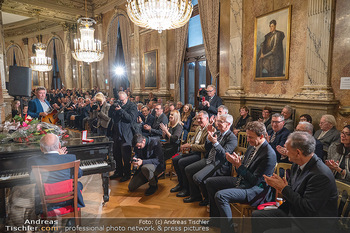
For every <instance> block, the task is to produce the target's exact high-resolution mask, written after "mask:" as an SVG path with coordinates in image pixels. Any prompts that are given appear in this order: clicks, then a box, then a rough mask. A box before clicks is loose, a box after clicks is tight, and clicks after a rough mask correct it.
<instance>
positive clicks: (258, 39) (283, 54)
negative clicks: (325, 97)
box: [253, 6, 292, 81]
mask: <svg viewBox="0 0 350 233" xmlns="http://www.w3.org/2000/svg"><path fill="white" fill-rule="evenodd" d="M291 10H292V7H291V6H288V7H285V8H282V9H279V10H276V11H273V12H269V13H267V14H264V15H261V16H258V17H256V18H255V31H254V59H253V62H254V80H255V81H268V80H287V79H288V78H289V47H290V26H291Z"/></svg>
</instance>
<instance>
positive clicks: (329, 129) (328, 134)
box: [314, 115, 340, 151]
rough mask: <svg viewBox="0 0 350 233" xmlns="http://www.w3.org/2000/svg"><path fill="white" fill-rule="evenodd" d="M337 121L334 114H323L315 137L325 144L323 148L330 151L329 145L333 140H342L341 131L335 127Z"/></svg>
mask: <svg viewBox="0 0 350 233" xmlns="http://www.w3.org/2000/svg"><path fill="white" fill-rule="evenodd" d="M336 125H337V122H336V121H335V118H334V116H332V115H323V116H322V117H321V120H320V129H319V130H317V131H316V132H315V134H314V137H315V138H316V139H318V140H320V141H321V142H322V144H323V150H325V151H328V147H329V146H330V145H331V144H332V143H333V142H340V132H339V131H338V130H337V128H336V127H335V126H336Z"/></svg>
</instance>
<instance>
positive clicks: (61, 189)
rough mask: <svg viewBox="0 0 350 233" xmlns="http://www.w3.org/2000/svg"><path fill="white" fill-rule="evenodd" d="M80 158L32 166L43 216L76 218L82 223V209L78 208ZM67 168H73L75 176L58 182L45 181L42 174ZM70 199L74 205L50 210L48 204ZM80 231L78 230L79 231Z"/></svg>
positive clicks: (78, 223)
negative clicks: (54, 163)
mask: <svg viewBox="0 0 350 233" xmlns="http://www.w3.org/2000/svg"><path fill="white" fill-rule="evenodd" d="M79 165H80V160H76V161H73V162H69V163H63V164H57V165H44V166H32V171H33V174H34V176H35V180H36V185H37V188H38V190H39V195H40V199H41V203H42V210H43V214H42V218H44V219H48V218H56V217H58V216H59V217H64V218H72V217H74V219H75V224H76V225H80V218H81V210H80V208H78V172H79ZM65 169H73V171H74V178H73V179H69V180H65V181H61V182H58V183H53V184H49V183H43V179H42V174H43V173H47V172H52V171H59V170H65ZM68 200H73V206H66V207H61V208H59V209H54V210H51V211H48V209H47V207H48V204H52V203H60V202H65V201H68ZM77 232H78V231H77Z"/></svg>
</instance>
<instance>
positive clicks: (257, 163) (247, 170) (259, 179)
mask: <svg viewBox="0 0 350 233" xmlns="http://www.w3.org/2000/svg"><path fill="white" fill-rule="evenodd" d="M253 149H254V147H253V146H249V147H248V149H247V151H246V153H245V154H244V159H243V161H242V164H246V162H247V160H248V157H249V155H250V153H251V152H252V150H253ZM276 161H277V160H276V153H275V151H274V150H273V149H272V147H271V146H270V144H269V143H268V142H267V141H265V142H263V144H262V145H261V146H260V148H259V150H258V151H257V152H256V153H255V156H254V158H253V160H252V162H251V163H250V164H249V166H248V167H245V166H243V165H241V166H240V167H239V168H237V169H236V171H237V174H238V175H241V176H242V181H241V184H240V185H239V188H241V189H245V190H246V192H247V199H248V202H250V201H251V200H252V199H253V198H254V197H255V196H256V195H258V194H259V193H261V192H262V191H263V190H264V188H265V187H266V186H267V184H266V182H265V180H264V177H263V175H267V176H271V175H272V174H273V172H274V169H275V165H276Z"/></svg>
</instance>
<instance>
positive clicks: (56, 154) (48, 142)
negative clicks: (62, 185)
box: [28, 134, 85, 214]
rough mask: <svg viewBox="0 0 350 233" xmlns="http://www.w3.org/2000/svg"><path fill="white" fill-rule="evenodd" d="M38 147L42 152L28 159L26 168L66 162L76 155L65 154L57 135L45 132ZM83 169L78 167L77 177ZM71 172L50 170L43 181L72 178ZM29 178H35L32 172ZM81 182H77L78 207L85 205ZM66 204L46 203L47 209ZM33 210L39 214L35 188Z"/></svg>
mask: <svg viewBox="0 0 350 233" xmlns="http://www.w3.org/2000/svg"><path fill="white" fill-rule="evenodd" d="M40 149H41V151H42V152H43V153H44V154H43V155H40V156H38V157H32V158H29V159H28V170H29V171H31V167H32V166H43V165H55V164H62V163H68V162H72V161H75V160H76V156H75V155H73V154H67V150H66V148H61V143H60V140H59V138H58V136H57V135H55V134H46V135H45V136H44V137H42V138H41V140H40ZM82 174H83V171H82V170H81V169H80V168H79V174H78V177H81V176H82ZM72 176H73V174H72V172H71V171H70V170H69V169H66V170H61V171H55V172H51V173H50V174H48V175H47V177H43V180H46V181H45V183H58V182H61V181H65V180H69V179H72V178H73V177H72ZM30 178H31V179H35V178H34V175H33V173H32V172H31V173H30ZM82 190H83V184H82V183H81V182H78V207H79V208H81V207H85V204H84V200H83V196H82ZM63 206H67V203H58V204H57V203H56V204H55V205H48V211H51V210H54V209H57V208H60V207H63ZM35 212H36V214H40V213H41V212H42V209H41V201H40V196H39V192H38V190H37V189H36V190H35Z"/></svg>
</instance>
